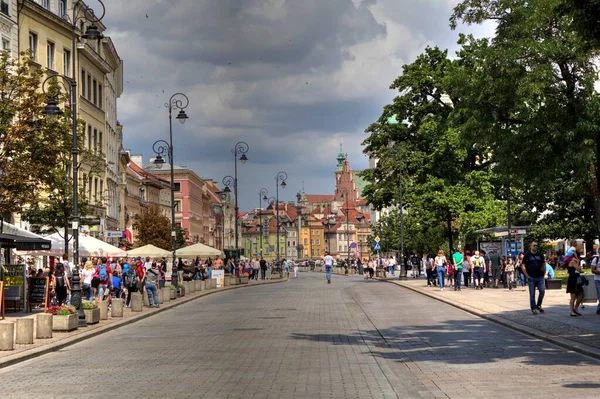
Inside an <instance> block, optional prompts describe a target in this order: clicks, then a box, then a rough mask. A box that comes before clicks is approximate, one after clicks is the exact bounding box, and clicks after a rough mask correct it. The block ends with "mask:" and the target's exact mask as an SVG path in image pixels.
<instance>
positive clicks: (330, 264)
mask: <svg viewBox="0 0 600 399" xmlns="http://www.w3.org/2000/svg"><path fill="white" fill-rule="evenodd" d="M323 262H324V263H325V278H326V279H327V284H331V269H332V268H333V257H332V256H331V255H330V254H329V252H325V257H324V258H323ZM371 278H372V277H371Z"/></svg>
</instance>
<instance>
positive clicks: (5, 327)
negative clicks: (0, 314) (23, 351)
mask: <svg viewBox="0 0 600 399" xmlns="http://www.w3.org/2000/svg"><path fill="white" fill-rule="evenodd" d="M14 348H15V323H14V322H12V321H2V322H0V351H11V350H13V349H14Z"/></svg>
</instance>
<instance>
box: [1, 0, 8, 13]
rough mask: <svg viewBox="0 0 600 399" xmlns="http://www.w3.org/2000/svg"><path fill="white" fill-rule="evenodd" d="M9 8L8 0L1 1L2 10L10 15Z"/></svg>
mask: <svg viewBox="0 0 600 399" xmlns="http://www.w3.org/2000/svg"><path fill="white" fill-rule="evenodd" d="M9 8H10V5H9V4H8V0H2V1H0V12H1V13H2V14H4V15H8V16H10V12H9Z"/></svg>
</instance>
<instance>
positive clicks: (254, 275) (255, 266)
mask: <svg viewBox="0 0 600 399" xmlns="http://www.w3.org/2000/svg"><path fill="white" fill-rule="evenodd" d="M259 271H260V260H259V259H258V256H257V257H256V259H254V260H253V261H252V277H251V278H250V280H252V279H254V280H258V274H259Z"/></svg>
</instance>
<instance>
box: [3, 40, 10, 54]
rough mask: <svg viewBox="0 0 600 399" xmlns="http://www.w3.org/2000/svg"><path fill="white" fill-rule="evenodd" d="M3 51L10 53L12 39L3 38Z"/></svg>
mask: <svg viewBox="0 0 600 399" xmlns="http://www.w3.org/2000/svg"><path fill="white" fill-rule="evenodd" d="M2 51H4V52H7V53H10V40H8V39H5V38H2Z"/></svg>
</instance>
